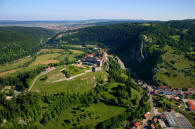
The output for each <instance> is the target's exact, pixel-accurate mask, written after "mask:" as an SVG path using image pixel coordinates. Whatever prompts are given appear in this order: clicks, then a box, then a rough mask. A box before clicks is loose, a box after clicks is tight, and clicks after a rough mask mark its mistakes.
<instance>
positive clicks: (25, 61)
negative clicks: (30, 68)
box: [0, 56, 32, 73]
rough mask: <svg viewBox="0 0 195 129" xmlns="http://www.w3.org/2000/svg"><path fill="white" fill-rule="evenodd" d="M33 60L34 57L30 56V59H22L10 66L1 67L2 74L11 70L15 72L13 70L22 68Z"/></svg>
mask: <svg viewBox="0 0 195 129" xmlns="http://www.w3.org/2000/svg"><path fill="white" fill-rule="evenodd" d="M31 60H32V57H30V56H28V57H25V58H22V59H20V60H17V61H14V62H11V63H9V64H4V65H0V73H2V72H5V71H9V70H13V69H17V68H18V67H22V66H23V65H24V64H25V63H27V62H29V61H31Z"/></svg>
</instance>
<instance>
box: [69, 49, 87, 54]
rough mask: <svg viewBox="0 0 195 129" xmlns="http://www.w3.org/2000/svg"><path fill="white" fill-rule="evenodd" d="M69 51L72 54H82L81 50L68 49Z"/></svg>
mask: <svg viewBox="0 0 195 129" xmlns="http://www.w3.org/2000/svg"><path fill="white" fill-rule="evenodd" d="M69 51H71V52H72V53H73V54H79V55H80V54H84V52H83V51H81V50H73V49H70V50H69Z"/></svg>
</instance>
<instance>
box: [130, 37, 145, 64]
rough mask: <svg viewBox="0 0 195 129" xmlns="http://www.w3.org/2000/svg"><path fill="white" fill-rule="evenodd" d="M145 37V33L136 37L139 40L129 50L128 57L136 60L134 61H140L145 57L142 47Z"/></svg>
mask: <svg viewBox="0 0 195 129" xmlns="http://www.w3.org/2000/svg"><path fill="white" fill-rule="evenodd" d="M146 39H147V36H146V35H141V36H140V37H139V39H138V41H139V42H138V43H137V44H135V46H133V47H131V49H130V50H129V53H130V54H129V55H130V59H131V60H134V61H136V63H141V62H142V61H143V60H144V58H145V54H144V50H143V49H144V43H145V40H146Z"/></svg>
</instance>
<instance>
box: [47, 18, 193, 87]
mask: <svg viewBox="0 0 195 129" xmlns="http://www.w3.org/2000/svg"><path fill="white" fill-rule="evenodd" d="M68 43H70V44H78V43H79V44H83V45H85V44H99V45H101V46H102V47H106V48H108V49H110V51H111V52H112V53H114V54H116V55H118V56H120V57H121V59H122V60H123V61H124V62H125V64H126V66H128V67H129V68H130V70H131V72H132V73H135V74H134V75H135V76H138V77H139V78H142V79H145V80H148V81H151V82H153V83H155V84H157V85H169V86H173V87H176V88H179V87H194V84H195V81H194V80H195V79H194V78H195V71H194V67H195V65H194V59H195V52H194V48H195V20H183V21H169V22H149V23H123V24H115V25H107V26H96V27H89V28H84V29H80V30H75V31H70V32H66V33H60V36H58V35H57V36H56V37H54V38H53V39H51V40H50V41H49V42H48V44H50V45H51V44H52V46H56V47H63V45H64V44H68Z"/></svg>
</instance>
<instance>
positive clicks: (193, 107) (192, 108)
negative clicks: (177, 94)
mask: <svg viewBox="0 0 195 129" xmlns="http://www.w3.org/2000/svg"><path fill="white" fill-rule="evenodd" d="M188 107H189V110H190V111H195V104H194V102H193V101H192V100H189V101H188Z"/></svg>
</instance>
